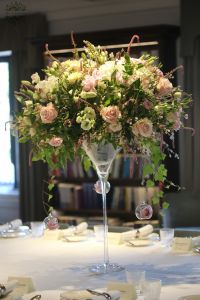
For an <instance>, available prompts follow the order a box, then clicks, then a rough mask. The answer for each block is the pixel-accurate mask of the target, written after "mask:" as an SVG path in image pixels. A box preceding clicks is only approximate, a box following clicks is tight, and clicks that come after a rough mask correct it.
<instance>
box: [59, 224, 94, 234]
mask: <svg viewBox="0 0 200 300" xmlns="http://www.w3.org/2000/svg"><path fill="white" fill-rule="evenodd" d="M87 228H88V224H87V223H86V222H82V223H80V224H79V225H78V226H72V227H69V228H67V229H63V230H62V236H72V235H74V234H82V233H83V232H84V231H85V230H87Z"/></svg>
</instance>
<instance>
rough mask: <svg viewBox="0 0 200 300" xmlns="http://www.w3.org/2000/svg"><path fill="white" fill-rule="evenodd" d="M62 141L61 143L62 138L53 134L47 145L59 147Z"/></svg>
mask: <svg viewBox="0 0 200 300" xmlns="http://www.w3.org/2000/svg"><path fill="white" fill-rule="evenodd" d="M62 143H63V139H62V138H60V137H57V136H54V137H52V138H51V139H50V140H49V145H51V146H53V147H59V146H61V145H62Z"/></svg>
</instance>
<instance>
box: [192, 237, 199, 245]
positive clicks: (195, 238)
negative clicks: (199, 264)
mask: <svg viewBox="0 0 200 300" xmlns="http://www.w3.org/2000/svg"><path fill="white" fill-rule="evenodd" d="M192 245H193V246H194V247H195V246H200V236H196V237H193V238H192Z"/></svg>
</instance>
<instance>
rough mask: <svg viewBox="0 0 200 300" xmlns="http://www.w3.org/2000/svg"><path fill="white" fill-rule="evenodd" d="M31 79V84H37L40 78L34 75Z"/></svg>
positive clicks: (36, 74)
mask: <svg viewBox="0 0 200 300" xmlns="http://www.w3.org/2000/svg"><path fill="white" fill-rule="evenodd" d="M31 79H32V83H38V82H39V81H40V76H39V75H38V73H34V74H33V75H32V76H31Z"/></svg>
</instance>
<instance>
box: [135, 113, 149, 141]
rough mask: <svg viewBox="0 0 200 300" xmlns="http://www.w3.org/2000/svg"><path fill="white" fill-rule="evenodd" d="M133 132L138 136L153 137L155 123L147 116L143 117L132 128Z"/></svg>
mask: <svg viewBox="0 0 200 300" xmlns="http://www.w3.org/2000/svg"><path fill="white" fill-rule="evenodd" d="M132 131H133V134H134V135H136V136H138V135H141V136H144V137H151V135H152V133H153V124H152V123H151V121H150V120H149V119H147V118H144V119H141V120H139V121H137V122H136V123H135V124H134V125H133V128H132Z"/></svg>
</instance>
